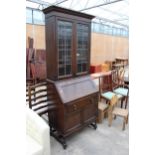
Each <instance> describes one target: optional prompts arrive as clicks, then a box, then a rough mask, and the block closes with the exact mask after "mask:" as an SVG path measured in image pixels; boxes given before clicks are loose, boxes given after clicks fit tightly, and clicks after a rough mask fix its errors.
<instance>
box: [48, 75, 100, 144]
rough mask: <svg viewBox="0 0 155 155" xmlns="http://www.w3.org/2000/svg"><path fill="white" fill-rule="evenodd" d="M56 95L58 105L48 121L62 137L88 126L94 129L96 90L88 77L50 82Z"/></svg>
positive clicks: (96, 104)
mask: <svg viewBox="0 0 155 155" xmlns="http://www.w3.org/2000/svg"><path fill="white" fill-rule="evenodd" d="M52 83H53V84H54V86H55V89H56V91H57V93H58V96H59V100H60V103H58V104H59V105H58V107H59V108H58V110H57V111H56V112H55V116H54V117H53V116H51V117H50V115H49V121H53V118H55V119H54V125H55V126H54V128H55V129H56V131H57V132H58V133H59V137H60V136H61V137H63V142H64V144H63V145H64V146H65V145H66V143H65V137H67V136H69V135H70V134H72V133H74V132H76V131H78V130H79V129H81V128H83V127H84V126H87V125H89V124H91V125H93V127H94V128H95V129H96V127H97V126H96V117H97V108H98V89H97V87H96V85H95V83H94V82H93V81H92V79H91V77H90V76H82V77H78V78H73V79H66V80H60V81H53V82H52Z"/></svg>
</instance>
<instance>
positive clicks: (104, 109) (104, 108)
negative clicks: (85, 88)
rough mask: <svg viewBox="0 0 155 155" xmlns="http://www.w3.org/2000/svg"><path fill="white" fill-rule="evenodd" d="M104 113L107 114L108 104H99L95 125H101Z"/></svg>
mask: <svg viewBox="0 0 155 155" xmlns="http://www.w3.org/2000/svg"><path fill="white" fill-rule="evenodd" d="M106 112H108V104H106V103H103V102H99V103H98V117H97V123H102V121H103V119H104V118H105V114H106Z"/></svg>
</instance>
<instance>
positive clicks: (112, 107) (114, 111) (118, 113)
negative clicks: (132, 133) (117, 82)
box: [108, 95, 129, 130]
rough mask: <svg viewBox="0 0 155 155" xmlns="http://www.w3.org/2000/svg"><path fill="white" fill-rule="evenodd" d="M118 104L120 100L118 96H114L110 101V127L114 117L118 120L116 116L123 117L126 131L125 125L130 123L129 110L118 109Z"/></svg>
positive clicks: (123, 128)
mask: <svg viewBox="0 0 155 155" xmlns="http://www.w3.org/2000/svg"><path fill="white" fill-rule="evenodd" d="M117 102H118V98H117V96H116V95H114V96H113V97H112V99H111V101H110V105H109V109H108V121H109V126H111V124H112V120H113V117H115V118H116V116H120V117H123V127H122V130H125V124H127V123H128V115H129V113H128V110H127V109H122V108H118V107H116V105H117Z"/></svg>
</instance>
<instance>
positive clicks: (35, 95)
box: [26, 81, 58, 116]
mask: <svg viewBox="0 0 155 155" xmlns="http://www.w3.org/2000/svg"><path fill="white" fill-rule="evenodd" d="M56 96H57V94H56V93H55V92H54V91H53V86H52V85H51V84H49V83H48V82H46V81H44V82H41V83H38V84H35V85H29V86H28V87H27V100H26V101H27V104H28V106H29V108H31V109H32V110H34V111H35V112H36V113H37V114H38V115H40V116H42V115H43V114H46V113H48V112H50V111H53V110H56V108H57V107H56V104H55V103H56V102H58V99H57V97H56Z"/></svg>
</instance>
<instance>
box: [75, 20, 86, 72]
mask: <svg viewBox="0 0 155 155" xmlns="http://www.w3.org/2000/svg"><path fill="white" fill-rule="evenodd" d="M76 28H77V50H76V72H77V73H76V74H77V75H79V74H83V73H88V70H89V26H88V25H86V24H81V23H80V24H77V25H76Z"/></svg>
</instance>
